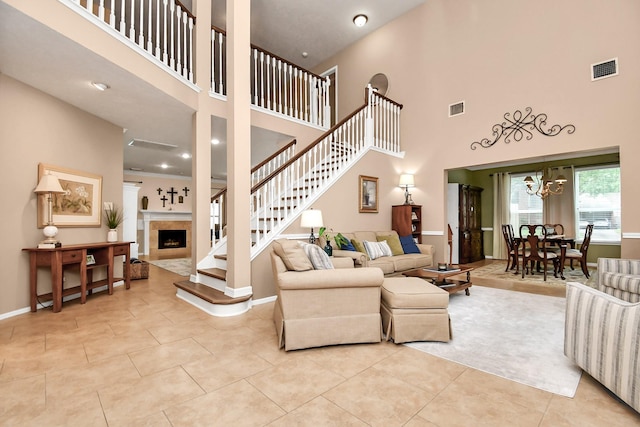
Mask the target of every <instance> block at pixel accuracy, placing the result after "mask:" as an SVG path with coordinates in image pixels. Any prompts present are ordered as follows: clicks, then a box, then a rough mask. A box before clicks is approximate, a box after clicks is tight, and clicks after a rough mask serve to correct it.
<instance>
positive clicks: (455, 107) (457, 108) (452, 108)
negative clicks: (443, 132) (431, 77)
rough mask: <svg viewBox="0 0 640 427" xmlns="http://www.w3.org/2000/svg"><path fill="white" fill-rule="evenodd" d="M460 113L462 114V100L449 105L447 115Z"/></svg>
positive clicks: (451, 115)
mask: <svg viewBox="0 0 640 427" xmlns="http://www.w3.org/2000/svg"><path fill="white" fill-rule="evenodd" d="M460 114H464V101H460V102H456V103H455V104H451V105H449V117H453V116H459V115H460Z"/></svg>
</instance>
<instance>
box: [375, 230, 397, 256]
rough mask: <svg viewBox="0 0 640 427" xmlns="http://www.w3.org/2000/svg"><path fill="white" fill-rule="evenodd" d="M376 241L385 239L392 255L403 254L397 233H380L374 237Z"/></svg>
mask: <svg viewBox="0 0 640 427" xmlns="http://www.w3.org/2000/svg"><path fill="white" fill-rule="evenodd" d="M376 240H377V241H378V242H382V241H385V242H387V244H388V245H389V247H390V248H391V254H392V255H404V250H403V249H402V245H401V244H400V238H399V237H398V235H397V234H386V235H385V234H382V235H378V236H377V237H376Z"/></svg>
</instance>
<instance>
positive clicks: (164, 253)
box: [141, 211, 191, 260]
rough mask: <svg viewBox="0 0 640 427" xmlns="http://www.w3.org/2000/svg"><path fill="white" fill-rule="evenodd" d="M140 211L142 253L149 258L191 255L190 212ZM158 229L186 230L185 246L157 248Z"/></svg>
mask: <svg viewBox="0 0 640 427" xmlns="http://www.w3.org/2000/svg"><path fill="white" fill-rule="evenodd" d="M141 212H142V216H143V220H144V253H145V255H148V256H149V259H152V260H153V259H166V258H186V257H189V256H190V255H191V212H175V211H169V212H167V211H141ZM158 230H186V232H187V244H186V247H184V248H165V249H158Z"/></svg>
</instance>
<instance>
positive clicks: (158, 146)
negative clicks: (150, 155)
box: [129, 139, 178, 151]
mask: <svg viewBox="0 0 640 427" xmlns="http://www.w3.org/2000/svg"><path fill="white" fill-rule="evenodd" d="M129 145H130V146H131V147H140V148H149V149H152V150H162V151H171V150H175V149H176V148H178V146H177V145H173V144H165V143H164V142H155V141H146V140H144V139H132V140H131V141H130V142H129Z"/></svg>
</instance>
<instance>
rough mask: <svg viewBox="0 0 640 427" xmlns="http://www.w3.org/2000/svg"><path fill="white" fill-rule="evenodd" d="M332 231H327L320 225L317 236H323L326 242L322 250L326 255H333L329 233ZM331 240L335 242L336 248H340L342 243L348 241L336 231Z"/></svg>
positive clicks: (344, 243)
mask: <svg viewBox="0 0 640 427" xmlns="http://www.w3.org/2000/svg"><path fill="white" fill-rule="evenodd" d="M330 233H333V230H331V231H328V229H327V228H326V227H320V231H319V234H318V236H319V237H324V238H325V241H326V244H325V246H324V248H323V249H324V251H325V252H326V253H327V255H329V256H332V255H333V248H332V247H331V234H330ZM333 241H334V242H336V246H337V247H338V249H340V248H341V247H342V246H343V245H346V244H348V243H349V240H348V239H347V238H346V237H344V236H343V235H342V234H341V233H336V234H335V235H334V236H333Z"/></svg>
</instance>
